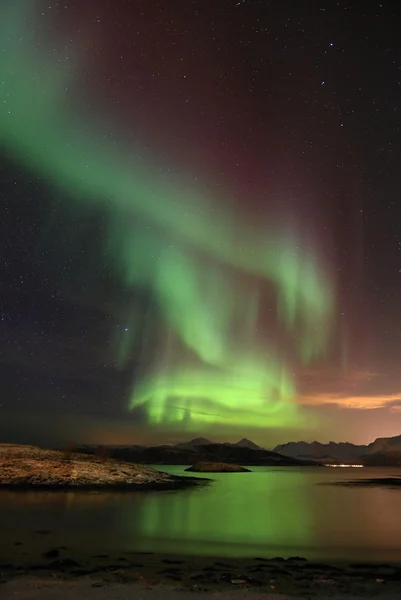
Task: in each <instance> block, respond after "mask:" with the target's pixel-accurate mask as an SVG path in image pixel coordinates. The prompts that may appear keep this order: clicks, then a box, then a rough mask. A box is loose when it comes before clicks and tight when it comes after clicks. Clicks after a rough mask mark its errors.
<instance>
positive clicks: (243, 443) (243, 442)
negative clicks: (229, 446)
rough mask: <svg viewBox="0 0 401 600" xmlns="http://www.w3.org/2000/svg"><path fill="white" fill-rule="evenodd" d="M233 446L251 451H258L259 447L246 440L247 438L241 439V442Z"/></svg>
mask: <svg viewBox="0 0 401 600" xmlns="http://www.w3.org/2000/svg"><path fill="white" fill-rule="evenodd" d="M235 445H236V446H239V447H240V448H252V450H260V446H258V445H257V444H255V442H252V441H251V440H248V439H247V438H242V440H239V442H237V443H236V444H235Z"/></svg>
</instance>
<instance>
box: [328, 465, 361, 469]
mask: <svg viewBox="0 0 401 600" xmlns="http://www.w3.org/2000/svg"><path fill="white" fill-rule="evenodd" d="M324 466H325V467H346V468H347V469H352V468H358V469H359V468H361V467H363V465H324Z"/></svg>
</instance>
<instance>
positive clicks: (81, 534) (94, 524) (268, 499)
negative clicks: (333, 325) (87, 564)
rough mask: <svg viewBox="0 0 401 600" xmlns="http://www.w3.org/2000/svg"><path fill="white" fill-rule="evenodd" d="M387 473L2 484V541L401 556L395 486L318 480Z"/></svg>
mask: <svg viewBox="0 0 401 600" xmlns="http://www.w3.org/2000/svg"><path fill="white" fill-rule="evenodd" d="M157 468H159V469H162V470H164V471H168V472H169V473H174V474H180V475H181V474H184V469H185V467H178V466H171V467H162V468H161V467H160V466H159V467H157ZM205 476H207V475H206V474H205ZM383 476H401V469H394V468H388V469H318V468H302V469H297V468H288V467H287V468H277V467H254V468H253V472H252V473H234V474H232V473H231V474H230V473H220V474H213V475H212V477H213V479H215V481H214V482H213V483H211V484H210V485H209V486H206V487H202V488H200V489H191V490H185V491H178V492H158V493H132V494H131V493H125V494H114V493H105V494H104V493H90V494H87V493H42V492H39V493H38V492H32V493H31V492H29V493H14V492H1V493H0V532H1V535H0V538H1V545H2V547H4V545H5V546H7V547H9V548H11V547H12V546H13V544H14V542H15V541H19V542H22V545H23V546H24V547H25V545H30V546H32V545H33V546H35V544H37V545H39V544H42V545H43V544H45V545H46V547H47V548H48V547H51V546H53V545H65V546H68V547H69V548H75V549H81V550H84V551H86V550H88V551H94V550H96V551H97V552H101V551H103V552H112V551H120V552H123V551H142V552H143V551H146V552H167V553H175V554H183V553H185V554H186V553H188V554H203V555H210V556H272V557H273V556H294V555H298V556H304V557H306V558H309V559H312V560H317V559H318V560H365V561H369V560H373V561H380V562H383V561H398V562H401V489H387V488H380V487H377V488H362V487H361V488H356V487H355V488H352V487H351V488H350V487H342V486H331V485H320V484H322V483H328V482H331V481H339V480H349V479H356V478H367V477H383ZM35 530H50V531H51V533H49V534H48V535H43V534H42V535H40V534H35V535H32V534H33V532H34V531H35ZM34 549H35V548H34Z"/></svg>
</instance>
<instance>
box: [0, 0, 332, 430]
mask: <svg viewBox="0 0 401 600" xmlns="http://www.w3.org/2000/svg"><path fill="white" fill-rule="evenodd" d="M41 19H42V20H43V19H44V17H43V16H41V2H37V1H36V0H18V2H13V3H8V2H7V3H5V2H3V3H2V8H1V9H0V31H1V40H2V46H3V52H2V53H1V56H0V68H1V77H0V86H1V87H0V90H1V100H2V103H1V112H0V143H1V144H2V146H3V147H4V149H5V150H6V151H7V152H8V153H10V154H11V155H12V156H13V157H14V158H15V159H16V160H18V161H19V163H21V164H22V165H24V167H25V168H27V169H29V170H31V171H35V172H37V173H38V174H40V176H41V177H43V178H44V179H46V180H48V181H50V182H54V183H56V184H57V185H58V187H59V188H61V189H63V190H65V191H66V192H67V193H68V197H69V198H70V200H69V202H70V203H71V211H74V214H75V215H79V211H80V209H81V208H82V210H84V209H85V210H86V209H87V207H88V206H92V207H94V208H95V209H98V210H99V211H102V212H103V213H106V214H107V215H108V221H109V230H108V232H107V234H106V235H105V238H106V239H105V247H106V248H107V252H108V255H109V256H110V258H111V259H112V260H113V264H114V266H115V270H116V272H117V273H118V274H119V276H120V277H121V279H122V281H123V283H124V286H125V287H126V288H129V289H132V290H133V291H134V290H136V289H138V288H139V289H140V288H143V289H145V290H149V291H150V292H151V293H152V295H153V297H154V298H155V299H156V303H157V306H158V310H159V312H160V313H161V315H162V318H163V325H162V326H160V331H159V336H158V339H159V340H160V343H159V347H158V348H157V351H156V352H154V355H153V356H152V359H151V360H145V359H144V360H143V365H142V369H141V372H140V374H139V375H138V373H136V374H135V378H134V377H133V379H134V382H133V385H132V390H131V395H130V399H129V408H130V409H136V408H137V407H139V406H142V409H143V407H144V408H145V412H146V414H147V417H148V420H149V422H150V423H151V424H153V425H161V426H163V425H165V424H168V425H169V427H172V428H174V427H177V428H186V429H188V430H194V431H196V430H200V429H201V428H202V429H203V430H204V428H205V427H206V426H208V425H210V426H214V425H216V424H220V425H228V426H230V427H232V426H247V427H260V428H262V427H281V426H283V427H284V426H297V425H299V424H300V422H301V420H302V412H301V411H300V409H299V407H298V406H297V404H296V385H295V380H294V376H293V374H292V373H293V371H294V364H303V365H305V364H308V363H310V362H311V361H312V360H314V359H315V358H316V357H318V356H319V355H320V354H321V353H322V352H324V350H325V347H326V345H327V341H328V336H329V333H330V321H331V316H332V312H333V308H334V299H333V294H332V285H331V282H330V281H329V280H328V278H327V276H326V273H325V271H324V269H323V268H322V266H321V265H319V264H318V261H317V260H316V255H315V252H314V251H313V250H311V249H310V248H309V246H308V245H307V244H303V243H302V239H301V237H300V236H299V235H297V233H296V232H295V231H292V232H289V231H287V232H286V233H282V232H277V231H272V230H271V228H269V227H267V226H265V225H263V223H261V222H260V220H259V221H258V223H251V222H250V221H249V219H248V220H247V223H248V224H244V222H245V219H244V218H243V217H241V216H239V215H238V214H236V212H234V211H233V210H232V209H230V208H229V207H230V203H229V198H223V197H222V196H221V195H217V194H216V193H215V191H212V190H210V189H209V188H208V187H207V186H206V185H200V184H198V182H196V186H195V185H194V179H193V178H192V179H191V178H190V177H189V176H188V175H186V174H185V173H184V172H183V171H182V170H181V171H179V174H178V175H176V176H175V177H173V176H169V174H168V173H167V172H166V170H165V169H164V170H163V169H161V168H158V166H154V165H155V163H156V161H155V160H154V158H153V159H152V160H151V161H150V160H147V159H145V158H143V157H142V158H141V148H143V143H141V140H137V144H136V146H135V145H134V144H132V145H131V146H130V147H128V146H127V144H126V143H123V142H122V141H121V143H119V141H118V135H117V134H115V135H109V136H107V135H102V133H99V132H102V131H105V130H107V131H110V129H111V124H110V123H108V122H106V123H105V122H103V121H102V120H101V119H98V120H96V115H95V112H94V111H93V112H92V113H91V114H90V115H89V114H87V110H85V107H84V105H83V106H81V107H80V106H79V94H77V93H75V94H74V91H78V89H79V80H78V83H76V80H77V68H75V69H73V63H74V61H73V60H72V54H71V53H70V54H69V57H68V60H67V57H66V56H62V55H61V53H60V54H59V55H57V53H55V52H50V51H47V50H46V45H45V32H43V39H41V40H40V43H39V41H38V39H36V37H35V36H36V35H37V32H38V31H39V30H40V28H41V26H42V25H41V23H40V20H41ZM33 23H36V24H37V26H36V27H33ZM43 27H44V25H43ZM35 30H36V33H35V35H34V34H33V33H32V32H33V31H35ZM78 62H79V61H78V60H77V61H75V63H78ZM74 82H75V83H74ZM138 157H140V158H138ZM172 171H173V172H174V170H172ZM175 172H176V173H177V172H178V170H177V169H176V170H175ZM134 219H139V220H140V222H141V223H144V224H146V226H145V225H144V226H143V227H140V228H138V227H137V228H134V226H133V225H132V223H133V220H134ZM282 231H285V229H283V230H282ZM267 295H268V296H269V298H270V300H269V302H271V299H272V297H274V303H275V306H276V310H275V314H276V317H277V319H276V321H277V322H278V323H279V326H280V328H281V330H282V331H283V332H284V333H283V335H286V336H287V337H288V340H290V343H291V346H292V352H291V353H290V354H291V355H290V356H288V352H285V351H283V349H282V348H281V347H280V345H278V344H277V343H276V340H275V339H273V336H270V334H269V328H266V327H262V326H261V315H262V314H263V312H264V310H265V308H266V300H265V298H266V297H267ZM147 318H148V317H147V316H146V315H145V314H139V315H138V314H136V312H135V311H134V310H133V311H132V314H131V315H129V316H128V320H129V321H130V326H129V327H128V331H127V332H126V334H127V335H125V336H123V339H122V340H121V345H120V347H119V349H118V351H117V352H116V363H117V364H118V365H119V366H121V367H123V366H125V365H126V364H127V361H128V357H129V356H130V352H131V350H132V347H133V345H134V344H135V343H136V342H137V340H138V331H139V329H140V328H141V327H142V328H143V327H144V326H146V319H147ZM152 325H153V324H152ZM145 354H146V355H147V356H148V354H149V352H148V350H147V349H146V348H144V355H145ZM294 360H295V363H294Z"/></svg>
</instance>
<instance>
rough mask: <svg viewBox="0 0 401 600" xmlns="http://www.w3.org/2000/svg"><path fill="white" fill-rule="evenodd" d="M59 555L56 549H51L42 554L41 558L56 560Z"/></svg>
mask: <svg viewBox="0 0 401 600" xmlns="http://www.w3.org/2000/svg"><path fill="white" fill-rule="evenodd" d="M59 554H60V552H59V551H58V550H57V548H52V549H51V550H48V551H47V552H43V554H42V556H43V558H57V557H58V555H59Z"/></svg>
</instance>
